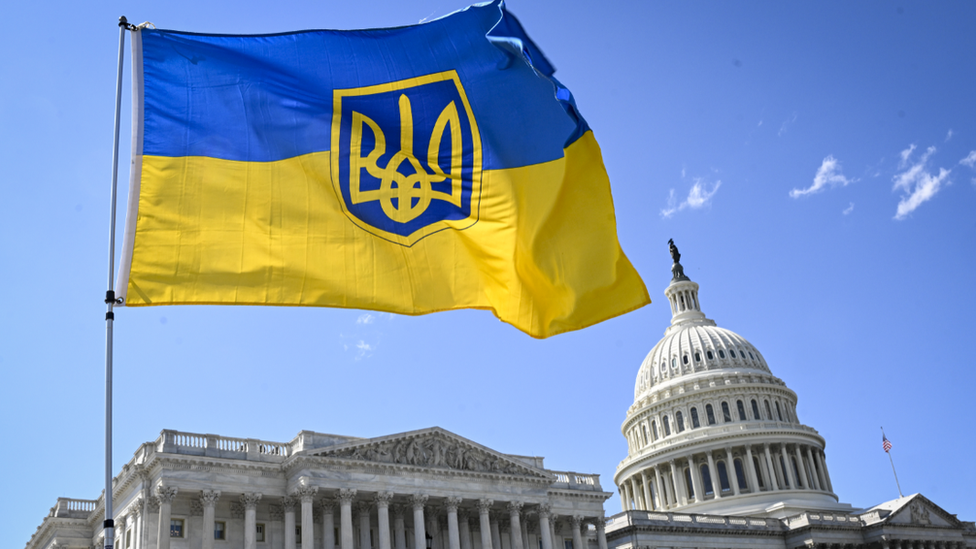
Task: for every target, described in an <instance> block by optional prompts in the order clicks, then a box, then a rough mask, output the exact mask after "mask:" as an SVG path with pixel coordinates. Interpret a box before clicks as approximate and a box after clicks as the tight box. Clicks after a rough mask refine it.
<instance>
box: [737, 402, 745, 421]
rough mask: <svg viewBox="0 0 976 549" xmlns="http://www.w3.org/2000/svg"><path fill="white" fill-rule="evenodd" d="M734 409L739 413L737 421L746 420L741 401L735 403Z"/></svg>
mask: <svg viewBox="0 0 976 549" xmlns="http://www.w3.org/2000/svg"><path fill="white" fill-rule="evenodd" d="M735 407H736V409H737V410H738V411H739V421H745V420H746V407H745V406H744V405H743V404H742V401H741V400H737V401H736V402H735Z"/></svg>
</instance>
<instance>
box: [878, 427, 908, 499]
mask: <svg viewBox="0 0 976 549" xmlns="http://www.w3.org/2000/svg"><path fill="white" fill-rule="evenodd" d="M881 438H882V439H884V440H887V439H888V437H886V436H885V432H884V427H882V428H881ZM885 453H886V454H888V461H890V462H891V472H892V473H894V475H895V486H897V487H898V497H899V498H903V497H905V496H903V495H901V483H900V482H898V473H895V460H893V459H891V450H885Z"/></svg>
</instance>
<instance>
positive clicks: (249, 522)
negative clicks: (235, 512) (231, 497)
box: [210, 492, 295, 549]
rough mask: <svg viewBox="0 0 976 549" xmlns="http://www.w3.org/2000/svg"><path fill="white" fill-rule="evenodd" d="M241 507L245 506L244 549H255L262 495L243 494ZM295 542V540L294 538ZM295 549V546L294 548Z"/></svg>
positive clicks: (253, 493)
mask: <svg viewBox="0 0 976 549" xmlns="http://www.w3.org/2000/svg"><path fill="white" fill-rule="evenodd" d="M240 501H241V505H243V506H244V549H255V547H257V520H256V519H257V513H258V502H259V501H261V494H258V493H257V492H248V493H246V494H241V500H240ZM292 525H294V515H292ZM294 535H295V528H294V526H293V527H292V536H294ZM210 537H213V530H212V529H211V530H210ZM292 540H294V538H292ZM292 549H294V546H293V547H292Z"/></svg>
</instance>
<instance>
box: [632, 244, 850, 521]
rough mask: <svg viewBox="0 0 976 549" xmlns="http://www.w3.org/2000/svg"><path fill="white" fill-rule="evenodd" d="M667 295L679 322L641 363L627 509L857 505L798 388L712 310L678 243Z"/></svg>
mask: <svg viewBox="0 0 976 549" xmlns="http://www.w3.org/2000/svg"><path fill="white" fill-rule="evenodd" d="M671 249H672V257H673V258H674V265H673V266H672V274H673V276H672V280H671V283H670V285H669V286H668V287H667V288H666V289H665V291H664V294H665V296H667V298H668V302H669V303H670V304H671V313H672V318H671V325H670V326H669V327H668V328H667V329H666V330H665V332H664V337H663V338H662V339H661V340H660V341H659V342H658V343H657V345H655V346H654V348H652V349H651V351H650V353H648V354H647V357H646V358H645V359H644V362H643V363H642V364H641V366H640V369H639V370H638V372H637V380H636V382H635V384H634V403H633V405H631V406H630V408H629V409H628V410H627V417H626V419H625V421H624V423H623V426H622V428H621V429H622V432H623V434H624V436H625V437H626V439H627V444H628V455H627V458H626V459H624V460H623V461H622V462H620V464H619V465H618V467H617V472H616V474H615V475H614V480H615V481H616V483H617V486H618V489H619V491H620V496H621V497H620V499H621V502H622V504H623V508H624V510H625V511H627V510H647V511H664V510H677V509H680V510H681V512H687V513H708V514H718V515H758V516H773V517H781V516H787V515H788V514H790V513H792V512H794V511H795V510H797V509H802V510H823V511H840V512H844V511H849V510H850V509H851V506H850V505H847V504H843V503H839V502H838V498H837V496H836V495H835V494H834V492H833V487H832V486H831V482H830V475H829V473H828V471H827V466H826V456H825V454H824V447H825V445H826V443H825V441H824V439H823V437H821V436H820V434H819V433H817V431H816V430H815V429H813V428H812V427H808V426H806V425H803V424H802V423H800V420H799V418H798V417H797V414H796V402H797V396H796V393H794V392H793V391H792V390H790V389H789V388H788V387H787V386H786V384H785V383H784V382H783V381H782V380H781V379H779V378H777V377H776V376H774V375H773V374H772V371H771V370H770V368H769V365H768V364H767V363H766V359H765V358H764V357H763V355H762V354H761V353H760V352H759V350H758V349H756V347H755V346H753V345H752V344H751V343H749V341H748V340H746V339H745V338H744V337H742V336H740V335H739V334H737V333H735V332H732V331H731V330H727V329H725V328H720V327H719V326H717V325H716V324H715V321H713V320H711V319H709V318H706V316H705V314H704V313H703V312H702V310H701V305H700V303H699V301H698V289H699V287H698V284H696V283H695V282H692V281H691V280H690V279H688V277H687V276H685V274H684V269H683V268H682V266H681V263H680V262H679V260H680V257H681V256H680V254H678V251H677V248H676V247H674V245H673V244H672V248H671Z"/></svg>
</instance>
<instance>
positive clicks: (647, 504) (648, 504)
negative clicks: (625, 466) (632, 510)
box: [641, 469, 654, 511]
mask: <svg viewBox="0 0 976 549" xmlns="http://www.w3.org/2000/svg"><path fill="white" fill-rule="evenodd" d="M641 480H642V481H644V509H645V510H647V511H653V510H654V499H652V498H651V482H650V480H649V479H648V478H647V470H646V469H644V470H643V471H641Z"/></svg>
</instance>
